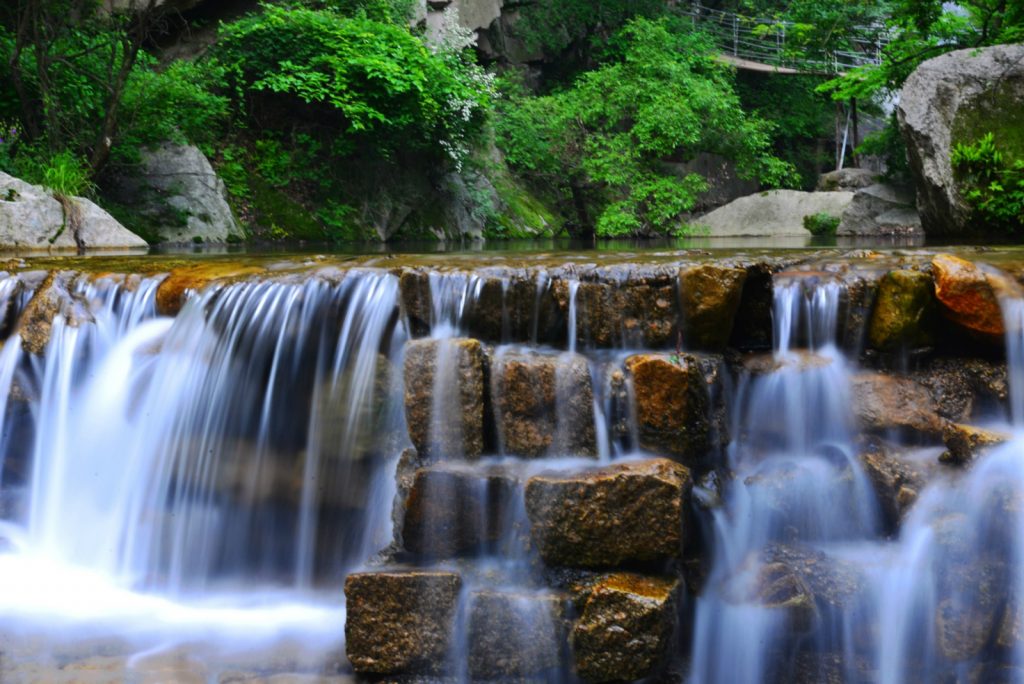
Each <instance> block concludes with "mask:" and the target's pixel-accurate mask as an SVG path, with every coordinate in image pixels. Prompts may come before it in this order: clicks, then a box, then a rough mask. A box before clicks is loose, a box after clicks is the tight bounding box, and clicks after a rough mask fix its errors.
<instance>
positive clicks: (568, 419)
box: [491, 353, 597, 458]
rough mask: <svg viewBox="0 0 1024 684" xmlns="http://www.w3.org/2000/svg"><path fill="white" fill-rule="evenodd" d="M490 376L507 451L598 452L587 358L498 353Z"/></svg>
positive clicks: (503, 447)
mask: <svg viewBox="0 0 1024 684" xmlns="http://www.w3.org/2000/svg"><path fill="white" fill-rule="evenodd" d="M491 379H492V380H491V383H492V387H493V398H492V404H493V406H494V410H495V418H496V421H497V428H498V434H499V437H498V442H499V445H500V448H501V452H502V453H503V454H509V455H514V456H523V457H527V458H537V457H539V456H545V455H551V456H596V455H597V438H596V434H595V430H594V395H593V390H592V388H591V379H590V368H589V366H588V365H587V360H586V359H585V358H583V357H582V356H580V355H578V354H568V353H566V354H561V355H558V356H551V355H540V354H530V353H504V354H499V355H498V356H497V358H496V359H495V360H494V363H493V368H492V370H491Z"/></svg>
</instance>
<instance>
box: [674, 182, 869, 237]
mask: <svg viewBox="0 0 1024 684" xmlns="http://www.w3.org/2000/svg"><path fill="white" fill-rule="evenodd" d="M852 201H853V193H852V192H801V191H799V190H770V191H767V192H759V193H757V194H754V195H748V196H746V197H740V198H739V199H737V200H733V201H732V202H729V204H726V205H725V206H724V207H719V208H718V209H715V210H714V211H712V212H710V213H708V214H705V215H704V216H701V217H700V218H698V219H695V220H694V221H693V225H695V226H697V228H698V229H699V230H701V231H702V234H706V235H707V236H709V237H747V236H749V237H786V236H797V237H809V236H810V234H811V233H810V232H809V231H808V230H807V229H806V228H804V218H805V217H807V216H813V215H815V214H828V215H829V216H833V217H835V218H839V217H840V216H842V215H843V212H844V211H846V208H847V207H848V206H849V205H850V202H852Z"/></svg>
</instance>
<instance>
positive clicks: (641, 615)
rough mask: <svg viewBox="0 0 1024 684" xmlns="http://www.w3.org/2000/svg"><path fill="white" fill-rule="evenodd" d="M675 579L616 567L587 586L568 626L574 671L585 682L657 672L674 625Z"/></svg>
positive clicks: (676, 591) (617, 679) (621, 680)
mask: <svg viewBox="0 0 1024 684" xmlns="http://www.w3.org/2000/svg"><path fill="white" fill-rule="evenodd" d="M678 588H679V582H678V581H677V580H675V579H668V578H659V577H644V576H642V575H634V574H632V573H618V574H614V575H609V576H608V577H605V578H603V579H602V580H600V581H599V582H598V583H597V584H596V585H595V586H594V588H593V590H592V591H591V593H590V596H589V598H587V601H586V604H585V605H584V607H583V612H582V614H581V615H580V619H579V621H578V622H577V623H576V625H575V627H574V628H573V632H572V646H573V653H574V655H575V660H576V673H577V674H578V675H579V677H580V678H581V679H582V680H583V681H585V682H595V683H597V682H625V681H632V680H636V679H643V678H645V677H649V676H651V675H654V674H657V672H658V670H659V669H660V667H661V665H662V664H663V663H664V661H665V657H666V654H667V650H668V647H669V642H670V640H671V638H672V633H673V630H674V627H675V606H676V596H677V593H678Z"/></svg>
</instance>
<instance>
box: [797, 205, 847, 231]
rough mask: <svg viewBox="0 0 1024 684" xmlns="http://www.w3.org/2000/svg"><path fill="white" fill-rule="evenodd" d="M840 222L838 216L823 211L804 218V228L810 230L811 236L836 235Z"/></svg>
mask: <svg viewBox="0 0 1024 684" xmlns="http://www.w3.org/2000/svg"><path fill="white" fill-rule="evenodd" d="M840 220H841V219H840V218H839V217H838V216H832V215H831V214H827V213H825V212H823V211H822V212H818V213H817V214H811V215H809V216H804V228H806V229H807V230H809V231H810V233H811V235H835V234H836V229H837V228H838V227H839V222H840Z"/></svg>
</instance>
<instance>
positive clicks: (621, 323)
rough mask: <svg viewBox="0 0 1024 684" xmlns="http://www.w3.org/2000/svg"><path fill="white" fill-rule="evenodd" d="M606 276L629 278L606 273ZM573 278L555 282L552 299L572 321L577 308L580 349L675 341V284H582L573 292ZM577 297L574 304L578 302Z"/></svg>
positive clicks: (656, 282) (657, 344)
mask: <svg viewBox="0 0 1024 684" xmlns="http://www.w3.org/2000/svg"><path fill="white" fill-rule="evenodd" d="M604 276H605V277H608V278H615V277H617V276H618V277H624V278H628V277H630V275H629V273H628V271H627V272H626V273H615V272H610V273H605V274H604ZM572 289H573V288H572V287H570V280H569V279H568V278H566V277H563V278H561V279H559V280H556V281H555V282H554V283H553V284H552V292H553V295H554V300H555V303H556V305H557V306H558V308H559V310H560V311H561V313H562V316H563V318H564V319H565V320H566V321H568V320H569V318H570V311H571V309H572V308H573V307H575V312H576V336H577V339H578V340H579V341H580V344H582V345H588V346H596V347H616V346H619V347H621V346H626V347H630V346H640V345H642V346H648V347H662V346H665V345H666V344H669V343H671V342H673V341H674V333H675V331H676V308H675V300H676V292H675V289H676V288H675V285H674V284H668V283H663V282H658V281H657V280H652V281H650V282H644V281H643V280H639V281H632V282H621V283H620V282H611V283H609V282H591V281H582V282H579V283H578V284H577V286H576V288H575V294H574V295H573V294H572ZM574 299H575V301H574Z"/></svg>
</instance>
